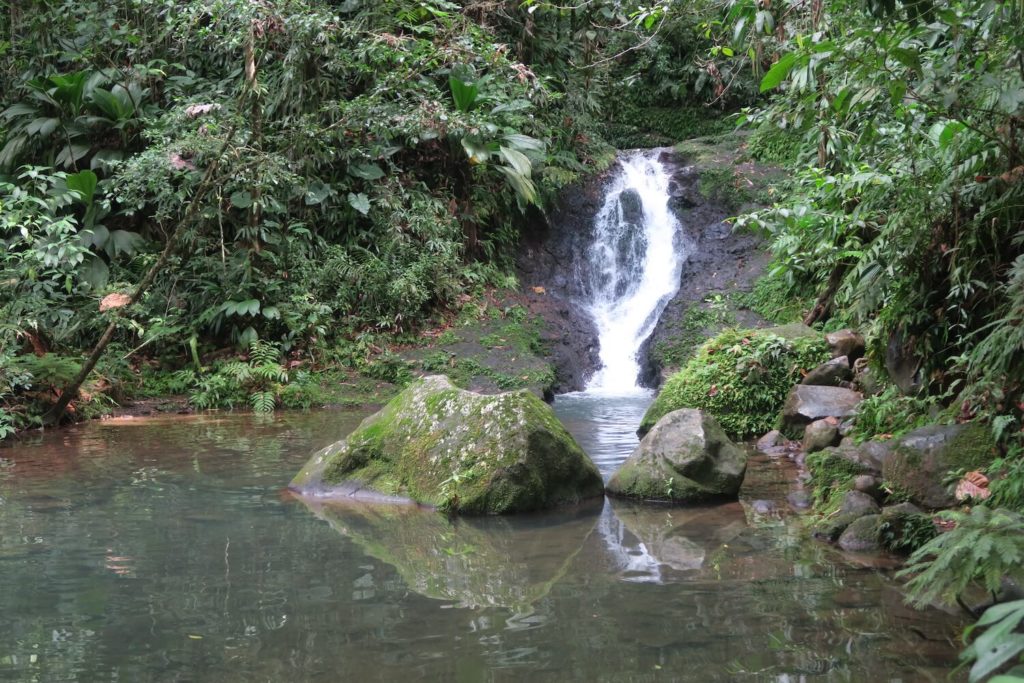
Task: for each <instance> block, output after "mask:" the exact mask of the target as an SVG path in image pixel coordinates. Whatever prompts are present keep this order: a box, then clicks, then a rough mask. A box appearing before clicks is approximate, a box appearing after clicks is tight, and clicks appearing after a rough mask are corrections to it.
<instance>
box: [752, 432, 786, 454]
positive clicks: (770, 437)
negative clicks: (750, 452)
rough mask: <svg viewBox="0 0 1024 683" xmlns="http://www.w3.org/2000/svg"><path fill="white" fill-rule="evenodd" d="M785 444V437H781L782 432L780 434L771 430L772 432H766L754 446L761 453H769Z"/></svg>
mask: <svg viewBox="0 0 1024 683" xmlns="http://www.w3.org/2000/svg"><path fill="white" fill-rule="evenodd" d="M785 444H786V437H784V436H783V435H782V432H780V431H779V430H778V429H773V430H772V431H770V432H768V433H767V434H765V435H764V436H762V437H761V438H760V439H758V440H757V444H755V446H756V448H757V450H759V451H761V452H762V453H767V452H769V451H773V450H774V449H776V448H778V447H779V446H784V445H785Z"/></svg>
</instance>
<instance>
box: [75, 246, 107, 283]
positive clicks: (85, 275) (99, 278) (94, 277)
mask: <svg viewBox="0 0 1024 683" xmlns="http://www.w3.org/2000/svg"><path fill="white" fill-rule="evenodd" d="M80 272H81V274H82V279H83V280H85V281H86V282H87V283H89V286H90V287H92V288H93V289H103V288H104V287H106V286H107V282H108V281H109V280H110V268H108V267H107V264H106V262H105V261H104V260H103V259H101V258H100V257H99V256H96V255H95V254H94V255H92V256H90V257H89V258H88V259H86V261H85V264H84V265H83V266H82V270H81V271H80Z"/></svg>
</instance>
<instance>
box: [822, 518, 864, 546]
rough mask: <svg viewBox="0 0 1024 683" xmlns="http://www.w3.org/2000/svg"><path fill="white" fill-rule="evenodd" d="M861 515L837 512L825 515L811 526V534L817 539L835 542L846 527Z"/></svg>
mask: <svg viewBox="0 0 1024 683" xmlns="http://www.w3.org/2000/svg"><path fill="white" fill-rule="evenodd" d="M861 516H862V515H856V514H838V515H834V516H832V517H827V518H825V519H823V520H821V521H820V522H818V523H817V524H815V525H814V526H813V527H811V536H812V537H814V538H816V539H818V540H819V541H827V542H828V543H835V542H836V539H838V538H839V536H840V535H841V534H842V533H843V532H844V531H846V528H847V527H848V526H850V525H851V524H853V523H854V522H856V521H857V520H858V519H860V517H861Z"/></svg>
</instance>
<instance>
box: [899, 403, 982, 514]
mask: <svg viewBox="0 0 1024 683" xmlns="http://www.w3.org/2000/svg"><path fill="white" fill-rule="evenodd" d="M995 456H996V447H995V443H994V441H993V440H992V433H991V430H990V429H989V428H988V427H987V426H986V425H983V424H981V423H979V422H971V423H968V424H959V425H928V426H927V427H922V428H920V429H915V430H914V431H912V432H909V433H907V434H905V435H903V436H902V437H900V438H899V439H898V440H896V443H895V444H894V445H893V448H892V454H891V455H890V456H889V457H888V458H887V459H886V460H885V463H884V464H883V467H882V476H883V477H884V478H885V481H886V483H887V484H890V485H891V486H893V487H895V488H897V489H898V490H900V491H901V492H903V493H904V494H906V496H907V498H909V500H910V501H911V502H913V503H915V504H917V505H920V506H921V507H923V508H926V509H931V510H937V509H941V508H946V507H950V506H952V505H955V504H956V498H955V497H954V495H953V494H954V489H955V482H954V481H951V480H950V477H949V475H950V473H951V472H966V471H970V470H976V469H983V468H984V467H986V466H987V465H988V464H990V463H991V462H992V459H993V458H994V457H995Z"/></svg>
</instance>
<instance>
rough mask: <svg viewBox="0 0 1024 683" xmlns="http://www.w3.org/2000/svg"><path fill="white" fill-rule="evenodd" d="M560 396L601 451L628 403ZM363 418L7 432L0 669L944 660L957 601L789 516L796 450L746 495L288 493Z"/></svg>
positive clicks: (523, 668) (299, 675) (672, 669)
mask: <svg viewBox="0 0 1024 683" xmlns="http://www.w3.org/2000/svg"><path fill="white" fill-rule="evenodd" d="M562 400H563V399H559V401H560V403H557V404H556V410H558V411H559V413H560V415H561V416H562V418H563V419H564V420H565V422H566V424H567V425H568V426H569V428H570V429H571V431H572V432H573V433H574V434H575V435H576V436H577V437H578V438H579V439H580V441H581V443H582V444H584V446H585V448H586V449H587V450H588V451H589V452H590V453H591V455H592V456H593V457H595V458H596V459H597V460H598V462H599V463H601V469H602V470H603V471H605V472H608V471H609V468H613V467H614V466H615V464H617V461H620V460H621V459H622V458H623V457H625V455H626V454H628V452H629V450H630V448H631V447H632V445H631V444H632V443H634V442H635V436H633V435H632V430H633V429H634V428H635V422H634V423H629V422H625V421H623V418H624V416H625V415H626V414H633V415H635V414H637V411H642V407H641V406H640V405H635V406H633V408H629V407H628V405H624V404H618V405H616V404H615V403H611V404H606V403H602V402H600V401H597V400H592V398H585V399H583V400H577V401H575V402H573V401H572V400H571V399H569V401H568V402H566V403H562V402H561V401H562ZM630 411H632V413H630ZM361 417H362V415H361V414H358V413H351V412H338V411H319V412H312V413H290V414H289V413H285V414H279V415H277V416H276V417H274V418H261V417H258V416H253V415H215V414H214V415H205V416H199V417H188V418H152V419H150V418H146V419H134V420H111V421H106V422H93V423H89V424H83V425H80V426H77V427H73V428H70V429H67V430H63V431H58V432H50V433H46V434H44V435H42V436H41V437H38V438H32V439H30V440H28V441H24V442H22V443H18V444H15V445H14V446H13V447H6V448H2V449H0V612H2V614H3V619H2V620H0V680H12V681H33V680H38V681H70V680H79V681H114V680H118V681H335V680H355V681H368V680H380V681H395V680H446V681H447V680H452V681H513V680H543V681H548V680H550V681H576V680H578V681H625V680H632V681H662V680H664V681H695V682H698V681H699V682H706V681H737V680H741V681H742V680H752V681H753V680H757V681H786V682H789V681H810V680H837V681H923V680H939V679H942V678H944V677H945V676H946V674H947V673H948V672H949V671H950V670H951V669H952V668H953V666H954V665H955V662H956V652H957V649H958V647H957V643H956V642H955V638H956V636H957V635H958V633H959V629H960V627H961V626H962V624H961V621H960V620H959V618H957V617H956V616H953V615H948V614H946V613H943V612H939V611H934V610H931V611H925V612H917V611H914V610H912V609H910V608H908V607H905V606H904V605H903V604H902V601H901V595H900V592H899V590H898V587H897V584H896V583H895V582H894V581H893V580H892V578H891V571H890V569H889V568H888V565H886V564H885V563H884V562H883V563H882V564H881V566H879V565H878V563H877V561H874V560H873V561H872V563H868V564H866V563H865V562H866V561H864V560H860V559H857V558H850V557H844V556H843V555H841V554H839V553H837V552H836V551H835V550H834V549H832V548H829V547H826V546H824V545H821V544H818V543H815V542H813V541H809V540H805V539H804V538H803V537H802V536H801V534H800V533H799V524H798V522H797V520H796V519H795V518H794V517H793V516H792V515H790V514H789V513H788V512H787V510H786V508H785V504H784V496H785V492H786V490H788V486H789V485H790V484H789V482H790V481H791V479H792V474H793V473H792V471H790V470H789V469H787V468H788V467H789V466H788V465H787V464H785V463H780V462H774V461H767V460H758V459H756V458H755V459H754V460H752V462H751V469H750V475H749V476H748V483H747V484H746V485H745V488H744V492H743V495H742V500H741V502H739V503H731V504H726V505H718V506H700V507H692V508H668V507H657V506H637V505H632V504H628V503H624V502H620V501H608V500H606V501H595V502H594V504H592V505H589V506H584V507H581V508H577V509H563V510H557V511H554V512H550V513H546V514H541V515H526V516H519V517H509V518H497V519H461V520H456V521H449V520H447V519H446V518H444V517H443V516H441V515H439V514H437V513H433V512H429V511H422V510H416V509H411V508H407V507H398V508H374V507H366V506H362V507H355V508H345V507H334V508H332V507H328V506H324V507H316V506H313V507H307V506H306V505H304V504H303V503H302V502H300V501H297V500H294V499H292V498H291V497H289V496H288V495H286V494H285V493H283V487H284V486H285V484H286V483H287V482H288V480H289V479H290V478H291V476H292V475H293V474H294V473H295V471H296V470H297V469H298V468H299V467H300V466H301V465H302V464H303V462H304V461H305V460H306V458H307V457H308V456H309V454H310V453H311V452H312V451H313V450H314V449H317V448H319V447H321V446H323V445H325V444H327V443H329V442H331V441H334V440H336V439H338V438H341V437H343V436H344V435H345V434H346V433H347V432H348V431H349V430H351V429H352V428H353V427H354V426H355V424H356V423H357V422H358V420H359V419H360V418H361ZM630 419H631V418H630ZM615 424H618V425H619V426H618V430H617V431H616V429H615ZM754 500H758V501H759V502H758V503H757V504H753V501H754ZM755 510H756V511H755Z"/></svg>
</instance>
